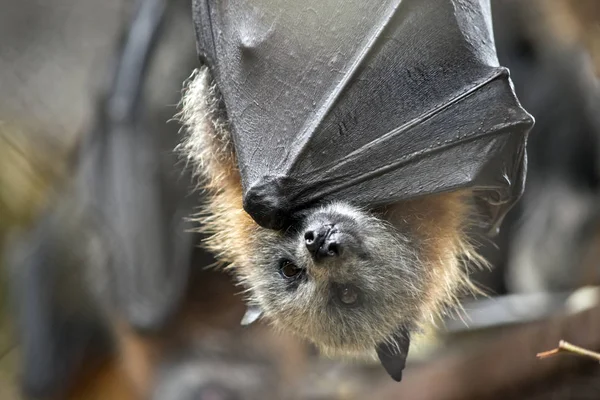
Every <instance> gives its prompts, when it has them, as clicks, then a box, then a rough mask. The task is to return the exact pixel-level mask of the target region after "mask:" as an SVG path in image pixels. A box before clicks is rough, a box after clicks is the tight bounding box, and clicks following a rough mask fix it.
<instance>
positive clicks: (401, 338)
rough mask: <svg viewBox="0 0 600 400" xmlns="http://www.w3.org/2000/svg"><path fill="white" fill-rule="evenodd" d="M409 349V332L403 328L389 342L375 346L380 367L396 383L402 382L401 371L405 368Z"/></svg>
mask: <svg viewBox="0 0 600 400" xmlns="http://www.w3.org/2000/svg"><path fill="white" fill-rule="evenodd" d="M409 347H410V332H409V331H408V329H407V328H405V327H401V328H400V329H398V331H397V332H396V333H395V334H394V335H393V336H392V338H390V341H389V342H384V343H381V344H379V345H378V346H377V349H376V350H377V356H378V357H379V360H380V361H381V365H382V366H383V368H385V370H386V372H387V373H388V374H389V375H390V377H391V378H392V379H393V380H395V381H396V382H400V381H401V380H402V371H403V370H404V367H405V366H406V357H407V356H408V349H409Z"/></svg>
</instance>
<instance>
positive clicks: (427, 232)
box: [178, 68, 481, 353]
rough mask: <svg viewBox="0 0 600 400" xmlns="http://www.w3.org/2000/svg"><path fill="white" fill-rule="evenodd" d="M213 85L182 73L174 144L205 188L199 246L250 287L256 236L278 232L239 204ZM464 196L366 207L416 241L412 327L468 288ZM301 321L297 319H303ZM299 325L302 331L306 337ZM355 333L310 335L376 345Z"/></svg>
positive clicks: (467, 196)
mask: <svg viewBox="0 0 600 400" xmlns="http://www.w3.org/2000/svg"><path fill="white" fill-rule="evenodd" d="M216 90H217V89H216V87H215V86H214V85H213V83H212V79H211V77H210V74H209V72H208V69H206V68H202V69H200V70H197V71H195V72H194V74H193V75H192V76H191V77H190V79H189V80H188V83H187V84H186V87H185V88H184V91H185V92H184V95H183V100H182V111H181V113H180V115H179V119H180V120H181V121H182V123H183V125H184V128H185V129H186V130H187V133H186V136H185V139H184V141H183V142H182V143H181V145H180V146H179V149H178V150H179V151H180V152H181V153H183V154H184V156H185V157H187V159H188V161H189V162H191V163H192V164H193V166H194V168H195V173H196V175H197V176H199V177H200V178H201V179H202V184H203V187H204V189H205V190H206V193H207V194H208V196H207V197H208V200H207V203H206V204H205V205H204V207H203V210H202V212H201V213H200V214H199V216H198V220H199V222H200V223H201V229H202V230H203V231H204V232H205V233H208V234H209V238H208V239H207V241H206V247H207V248H208V249H209V250H210V251H212V252H213V253H215V254H216V255H217V258H218V260H219V261H220V262H221V263H222V265H223V266H224V267H225V268H231V269H233V271H234V272H235V274H236V275H237V276H238V278H240V280H241V282H242V283H246V284H247V286H248V285H249V286H252V282H253V280H252V276H253V275H255V274H254V271H253V269H254V268H258V267H257V266H256V262H255V259H253V255H254V254H255V253H256V252H257V249H259V248H260V246H262V245H263V244H262V243H261V240H262V239H259V238H263V237H264V236H265V235H271V236H276V235H277V233H276V232H267V230H265V229H264V228H261V227H260V226H258V225H257V224H256V223H255V222H254V221H253V219H252V218H251V217H250V216H249V215H248V214H247V213H246V212H245V211H244V210H243V207H242V188H241V180H240V175H239V171H238V168H237V162H236V158H235V152H234V146H233V143H232V141H231V140H232V139H231V137H230V133H229V130H228V126H227V121H225V120H223V119H222V118H221V117H219V113H218V107H219V105H218V102H217V100H216V99H218V98H219V97H218V93H217V92H216ZM471 199H472V196H471V192H470V191H469V190H461V191H456V192H451V193H444V194H439V195H432V196H428V197H425V198H420V199H414V200H410V201H404V202H401V203H399V204H396V205H393V206H388V207H386V208H384V209H380V210H372V211H373V214H374V215H377V216H382V219H383V220H384V221H387V222H388V223H389V224H391V225H393V226H394V228H395V229H398V230H399V231H401V232H403V234H404V235H405V236H406V237H408V238H410V239H411V240H413V241H415V242H417V243H419V245H418V248H419V252H418V254H416V255H415V256H414V258H415V259H416V260H418V264H419V265H420V269H421V270H422V271H420V274H419V276H420V277H421V278H420V279H422V280H423V282H419V285H421V286H420V287H422V288H424V289H417V288H415V290H414V291H413V292H412V293H411V295H412V296H413V297H418V301H417V303H418V311H416V312H417V313H418V314H419V315H418V317H417V319H418V321H416V325H417V327H419V326H420V327H423V326H424V325H423V324H429V323H433V322H434V321H435V320H436V318H437V317H438V316H439V315H440V314H441V313H444V312H445V311H446V310H447V306H450V305H454V304H455V303H456V298H457V295H458V293H459V292H460V291H461V290H462V289H466V288H468V289H471V290H473V289H474V288H473V287H472V286H471V284H470V283H469V280H468V278H467V274H466V270H465V268H464V266H465V264H464V259H465V258H466V259H470V260H475V261H481V260H480V259H479V257H478V256H477V255H476V253H475V252H474V250H473V247H472V246H471V245H470V244H469V241H468V240H467V235H466V229H467V228H468V222H469V220H470V219H471V218H472V217H473V215H474V212H473V209H472V208H471ZM253 260H254V261H253ZM250 292H252V288H250ZM250 294H251V296H252V293H250ZM258 297H260V296H258ZM253 300H258V301H259V302H260V300H261V298H257V296H256V295H254V297H253ZM407 304H410V303H407ZM413 308H414V307H413ZM264 311H265V316H266V317H267V318H268V317H272V315H269V314H270V313H269V310H264ZM292 318H293V317H292ZM300 320H301V319H300V318H298V319H297V321H298V322H299V321H300ZM271 322H273V323H274V325H275V326H276V327H278V328H283V329H285V328H289V326H286V323H282V322H281V321H279V320H277V318H274V320H272V321H271ZM306 323H307V321H306V320H304V319H302V324H306ZM288 325H289V324H288ZM287 330H288V331H289V330H290V329H287ZM387 330H389V327H387V326H386V327H385V329H384V328H382V331H381V332H379V331H377V332H375V331H374V332H372V336H373V340H374V341H377V340H381V339H382V336H383V335H387V334H389V332H388V331H387ZM309 331H310V330H309V329H307V330H306V332H309ZM384 331H385V332H384ZM306 332H304V333H303V335H304V336H310V334H307V333H306ZM311 332H312V331H311ZM315 335H317V334H315ZM357 337H358V338H359V339H360V340H361V341H364V342H365V343H364V344H362V343H361V344H359V345H356V344H353V346H351V347H352V349H348V348H347V349H338V348H335V347H336V346H337V344H334V345H331V344H329V345H322V344H323V343H319V342H320V338H319V337H316V338H315V337H313V338H310V339H313V340H314V341H316V342H317V343H316V344H317V345H322V346H320V347H321V349H322V350H323V351H325V352H329V353H348V352H350V353H357V352H363V353H364V352H365V351H366V350H367V349H368V348H369V347H370V346H374V345H375V344H376V343H371V342H370V341H369V340H368V339H367V338H366V337H363V336H357ZM336 343H337V342H336ZM332 347H333V348H332ZM348 350H351V351H348Z"/></svg>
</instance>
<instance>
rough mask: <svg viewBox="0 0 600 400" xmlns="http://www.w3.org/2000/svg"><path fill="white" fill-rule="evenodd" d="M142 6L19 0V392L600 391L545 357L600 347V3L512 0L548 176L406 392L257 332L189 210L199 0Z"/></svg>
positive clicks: (1, 326) (14, 150)
mask: <svg viewBox="0 0 600 400" xmlns="http://www.w3.org/2000/svg"><path fill="white" fill-rule="evenodd" d="M143 3H146V5H145V6H144V7H147V8H144V10H146V12H147V14H144V12H140V13H138V11H139V10H141V9H140V5H141V4H142V2H132V1H128V0H111V1H104V2H93V1H89V0H85V1H79V2H73V1H71V0H55V1H54V2H52V3H43V4H42V3H38V2H34V1H30V0H27V1H21V2H8V1H2V2H0V8H1V9H2V10H3V11H2V13H0V31H1V32H2V36H1V37H2V39H0V240H1V241H2V243H1V244H2V245H3V246H2V253H3V256H4V258H3V260H5V262H4V265H3V270H2V281H1V282H2V299H3V301H2V303H1V305H2V307H1V308H2V311H3V316H2V318H1V319H0V320H1V321H2V322H1V323H0V346H1V347H0V398H2V399H18V398H21V397H22V396H25V397H34V398H59V399H64V398H70V399H88V398H89V399H107V398H111V399H113V398H114V399H140V398H152V399H165V398H168V399H179V398H180V399H187V398H200V399H203V398H205V399H252V398H261V399H265V398H269V397H268V396H272V397H271V398H276V399H282V398H306V399H323V398H330V399H334V398H340V399H341V398H346V399H347V398H355V399H366V398H377V399H395V398H410V399H487V398H490V399H491V398H517V399H519V398H524V399H536V398H548V397H552V396H554V397H556V398H561V399H582V398H597V396H598V394H599V393H600V387H599V385H598V384H597V377H598V373H599V372H600V366H598V364H597V363H594V362H593V361H591V362H590V361H588V360H585V359H581V358H575V357H562V356H559V357H557V358H554V359H548V360H537V359H536V358H535V354H536V353H537V352H540V351H544V350H548V349H549V348H551V347H554V346H555V345H556V344H557V343H558V340H560V339H565V340H568V341H571V342H573V343H575V344H578V345H581V346H584V347H586V348H589V349H592V350H600V337H599V336H598V333H597V332H598V324H600V306H598V303H597V299H598V292H597V291H596V289H595V286H596V285H597V284H598V282H597V280H598V256H597V255H596V253H595V252H596V251H598V248H599V247H598V239H599V236H598V233H599V232H600V231H599V228H600V225H599V223H598V222H599V221H598V207H599V206H598V205H597V204H600V203H599V202H598V201H596V198H597V196H598V189H599V186H598V173H599V171H598V166H597V163H598V160H599V158H598V155H599V153H598V151H599V150H600V147H599V146H598V137H599V135H600V125H598V122H597V118H598V116H599V115H600V113H599V112H598V105H597V104H596V102H597V98H598V85H597V76H598V75H597V71H600V62H598V60H599V59H600V56H599V54H600V45H599V43H598V38H599V37H600V35H599V34H598V33H599V32H598V30H599V29H600V28H599V21H600V10H599V9H598V5H597V4H596V2H594V1H593V0H589V1H585V0H579V1H568V0H548V1H545V0H536V1H531V2H526V3H527V4H523V3H525V2H521V1H518V0H493V1H492V5H493V7H494V8H493V12H494V28H495V33H496V40H497V47H498V53H499V57H500V60H501V62H502V63H503V64H505V65H506V66H507V67H508V68H510V70H511V77H512V79H513V81H514V83H515V90H516V92H517V94H518V96H519V98H520V100H521V101H522V102H523V105H524V107H525V108H526V109H527V110H528V111H529V112H531V113H532V114H533V115H534V117H535V118H536V127H535V128H534V131H533V132H532V133H531V135H530V140H529V147H528V153H529V162H530V164H529V165H530V166H529V174H528V183H527V187H526V191H525V195H524V197H523V199H522V200H521V202H520V203H518V206H517V207H516V208H515V209H514V210H513V211H512V212H511V213H510V214H509V215H508V218H507V219H506V221H505V222H504V225H503V229H502V230H501V236H500V237H499V238H498V239H497V240H496V242H495V243H491V244H489V246H487V245H486V246H485V248H484V250H485V255H486V256H487V257H488V258H489V259H490V261H492V263H493V264H494V269H493V270H492V272H491V273H490V272H481V273H480V274H478V276H477V280H478V282H479V283H480V285H481V286H484V287H485V288H488V290H487V291H488V292H489V293H491V295H492V297H491V298H490V299H485V298H482V299H477V300H473V299H465V314H466V318H465V319H466V322H467V324H466V325H465V324H464V323H463V322H462V321H461V320H460V318H457V319H455V320H449V321H446V322H447V323H446V324H445V326H444V327H442V329H441V330H440V332H438V334H437V335H436V336H435V337H434V338H433V339H432V340H431V341H430V342H426V343H422V344H421V345H420V346H418V347H417V349H416V351H415V352H414V354H413V355H412V356H413V359H414V363H411V364H410V365H409V367H408V369H407V373H406V377H405V379H404V381H403V383H402V385H400V386H398V385H396V384H393V385H392V384H390V382H389V381H388V380H387V376H385V375H384V374H383V372H382V371H380V370H379V369H377V368H371V366H369V365H341V364H338V363H334V362H328V361H326V360H322V359H320V360H317V359H316V358H314V357H313V354H312V352H311V349H307V348H306V347H305V346H304V345H303V344H301V343H298V342H296V341H294V340H293V339H291V338H288V337H282V336H280V335H274V334H273V332H271V331H270V330H269V329H268V328H267V327H264V326H260V325H259V326H256V327H252V330H247V329H242V328H240V327H239V320H240V318H241V316H242V314H243V313H244V307H243V304H242V303H241V298H240V296H239V295H237V293H238V292H239V289H237V288H235V287H234V286H233V284H232V283H231V282H230V280H229V278H228V277H227V276H225V275H222V274H220V273H217V272H213V271H207V270H206V269H205V268H204V267H206V266H208V265H210V264H211V263H212V259H211V258H210V257H209V256H208V255H207V254H206V253H204V252H203V251H202V250H200V249H198V248H196V245H197V244H199V241H200V240H201V237H200V236H199V235H195V234H191V233H189V232H187V231H186V227H185V219H181V216H182V214H183V215H189V214H192V213H193V210H194V209H195V207H196V206H197V205H198V203H197V202H198V199H197V196H191V195H190V191H191V189H192V188H193V186H194V182H193V181H192V180H191V179H190V177H189V175H188V174H187V170H186V168H185V165H184V164H183V163H182V162H180V161H179V160H177V158H176V157H175V156H174V155H173V153H172V149H173V148H174V147H175V144H176V143H177V142H178V139H179V137H178V134H177V131H178V129H179V126H178V125H177V124H176V123H170V124H167V123H166V121H167V120H169V119H170V118H171V117H172V116H173V114H174V113H175V111H176V108H175V104H176V103H177V102H178V101H179V97H180V88H181V82H182V81H183V80H184V79H185V78H186V77H187V76H188V75H189V73H190V72H191V70H192V69H193V68H194V67H195V66H196V65H197V60H196V51H195V44H194V37H193V28H192V26H191V16H190V5H189V2H188V1H187V0H172V1H168V2H161V1H156V0H149V1H147V2H143ZM150 11H152V12H150ZM140 14H143V18H144V19H143V21H145V23H141V24H139V25H137V26H138V28H137V29H139V31H138V32H140V31H142V32H146V34H142V35H141V36H137V37H138V41H135V40H133V41H132V40H130V39H131V38H132V37H136V35H135V33H134V32H132V29H131V27H132V26H136V25H135V23H134V21H136V20H138V21H140V19H138V18H142V16H141V15H140ZM153 16H154V17H153ZM153 27H154V28H156V36H155V42H153V41H152V40H150V41H148V40H149V39H151V37H152V36H151V35H148V34H147V33H149V32H151V31H152V30H153V29H154V28H153ZM133 30H135V29H133ZM140 38H141V39H140ZM133 42H135V43H136V45H135V46H133V45H132V46H131V47H130V48H129V49H127V44H128V43H133ZM145 45H148V46H149V47H148V49H150V50H151V51H149V52H148V53H147V54H148V56H149V58H148V60H147V61H145V62H144V61H143V60H144V55H143V51H142V52H141V53H140V52H139V51H140V50H141V49H142V48H143V47H144V46H145ZM123 52H124V53H125V54H129V57H131V58H130V60H132V62H131V63H128V62H127V57H122V56H121V54H122V53H123ZM135 61H142V62H141V64H137V66H136V63H135ZM118 71H136V72H134V73H133V74H132V75H128V76H127V78H125V79H122V80H120V81H119V80H115V79H114V78H115V76H119V72H118ZM121 76H123V75H121ZM136 82H137V83H136ZM138 90H139V92H138ZM121 96H122V97H121ZM121 99H123V100H121ZM119 101H124V103H121V104H124V106H123V105H121V106H119V107H117V108H118V109H119V110H127V112H125V113H122V114H117V113H115V112H114V111H112V110H111V106H110V104H114V102H119ZM108 211H110V212H108ZM186 213H187V214H186ZM107 214H108V215H107ZM180 223H181V224H180ZM142 265H143V267H142ZM582 286H587V287H588V288H586V289H585V290H579V291H577V292H576V293H574V291H575V290H576V289H580V288H581V287H582ZM8 293H10V294H11V296H10V300H11V302H10V307H9V303H8V299H9V297H8ZM9 311H12V312H10V313H9ZM432 382H435V385H433V384H432ZM21 389H24V390H23V392H22V393H21Z"/></svg>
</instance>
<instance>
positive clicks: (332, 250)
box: [327, 242, 340, 257]
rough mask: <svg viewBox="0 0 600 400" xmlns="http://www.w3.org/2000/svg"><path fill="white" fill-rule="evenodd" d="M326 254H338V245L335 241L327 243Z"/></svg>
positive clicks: (332, 255)
mask: <svg viewBox="0 0 600 400" xmlns="http://www.w3.org/2000/svg"><path fill="white" fill-rule="evenodd" d="M327 255H328V256H331V257H334V256H339V255H340V245H339V243H337V242H331V243H328V244H327Z"/></svg>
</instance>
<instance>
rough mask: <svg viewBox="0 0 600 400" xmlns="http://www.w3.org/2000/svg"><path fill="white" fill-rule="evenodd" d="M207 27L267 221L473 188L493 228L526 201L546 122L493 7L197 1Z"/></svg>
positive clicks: (207, 41) (209, 54)
mask: <svg viewBox="0 0 600 400" xmlns="http://www.w3.org/2000/svg"><path fill="white" fill-rule="evenodd" d="M194 17H195V25H196V32H197V42H198V48H199V52H200V55H201V58H202V59H203V60H204V62H206V63H207V64H208V66H209V68H210V69H211V72H212V74H213V77H214V79H215V81H216V83H217V85H218V87H219V89H220V91H221V93H222V96H223V99H224V103H225V105H226V108H227V112H228V116H229V118H230V120H231V124H232V129H233V135H234V143H235V148H236V151H237V155H238V162H239V168H240V171H241V175H242V184H243V189H244V192H243V193H244V207H245V209H246V211H248V213H249V214H250V215H251V216H252V217H253V218H254V219H255V220H256V222H257V223H259V224H261V225H263V226H266V227H269V228H280V227H281V226H283V225H284V224H285V223H286V220H287V218H289V217H291V216H292V215H293V214H294V213H295V212H296V211H299V210H301V209H303V208H305V207H307V206H309V205H312V204H314V203H318V202H321V201H324V200H333V199H345V200H352V201H354V202H355V203H358V204H360V205H368V206H377V205H383V204H389V203H393V202H397V201H399V200H403V199H407V198H411V197H416V196H421V195H428V194H433V193H438V192H443V191H448V190H452V189H457V188H462V187H473V188H474V189H476V190H477V191H478V193H479V200H481V201H480V203H481V205H483V206H484V207H483V211H485V213H486V215H487V216H488V221H487V222H488V224H489V228H494V227H495V226H496V225H497V224H498V223H499V222H500V220H501V218H502V216H503V215H504V214H505V213H506V212H507V211H508V209H509V208H510V207H511V206H512V204H513V203H514V202H515V201H516V200H517V199H518V197H519V196H520V194H521V192H522V190H523V184H524V177H525V171H526V155H525V142H526V137H527V133H528V131H529V129H530V128H531V126H532V124H533V118H532V117H531V116H530V115H529V114H528V113H527V112H526V111H525V110H524V109H523V108H522V107H521V106H520V104H519V102H518V100H517V98H516V97H515V95H514V92H513V89H512V85H511V82H510V79H509V74H508V71H507V70H506V69H505V68H502V67H500V66H499V64H498V60H497V57H496V50H495V46H494V40H493V35H492V27H491V15H490V4H489V1H488V0H443V1H440V0H402V1H401V0H374V1H364V0H310V1H302V2H290V1H286V0H231V1H228V2H226V4H225V2H217V1H211V0H196V1H195V4H194Z"/></svg>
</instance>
